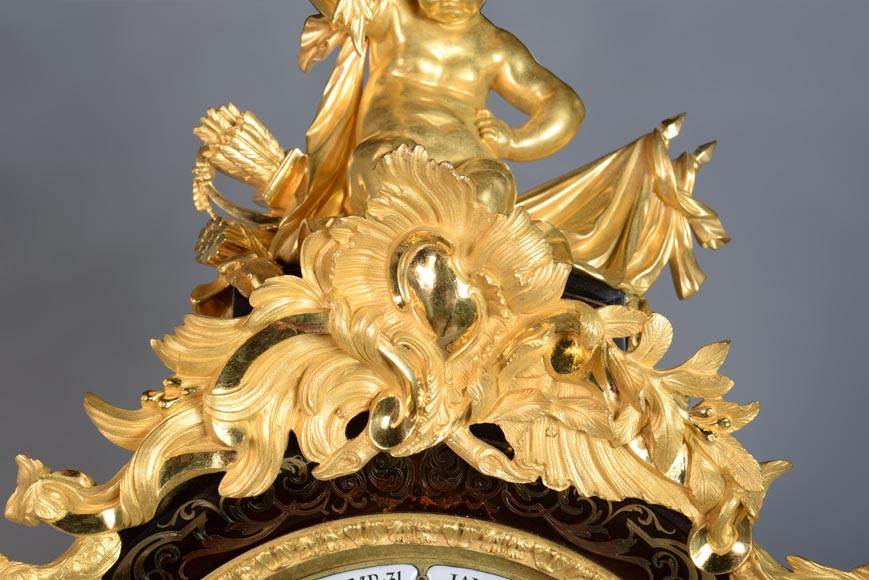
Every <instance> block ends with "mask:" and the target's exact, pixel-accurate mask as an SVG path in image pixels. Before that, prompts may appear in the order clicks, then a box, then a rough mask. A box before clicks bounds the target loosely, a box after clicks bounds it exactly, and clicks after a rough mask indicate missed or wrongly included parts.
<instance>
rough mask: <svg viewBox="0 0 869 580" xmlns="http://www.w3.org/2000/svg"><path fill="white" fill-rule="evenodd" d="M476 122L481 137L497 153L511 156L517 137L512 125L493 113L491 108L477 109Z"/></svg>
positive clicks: (500, 155) (501, 155) (502, 155)
mask: <svg viewBox="0 0 869 580" xmlns="http://www.w3.org/2000/svg"><path fill="white" fill-rule="evenodd" d="M475 124H476V125H477V130H478V131H479V132H480V139H482V140H483V142H484V143H486V144H487V145H488V146H489V147H491V148H492V152H493V153H495V155H497V156H498V157H505V158H507V157H509V156H510V152H511V151H512V150H513V141H514V137H515V135H514V133H513V128H512V127H510V125H508V124H507V123H505V122H504V121H502V120H501V119H499V118H498V117H496V116H495V115H494V114H492V111H490V110H489V109H480V110H479V111H477V118H476V120H475Z"/></svg>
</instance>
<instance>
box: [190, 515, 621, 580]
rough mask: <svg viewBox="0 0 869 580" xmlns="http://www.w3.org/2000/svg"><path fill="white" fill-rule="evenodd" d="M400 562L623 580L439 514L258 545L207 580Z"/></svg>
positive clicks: (560, 578)
mask: <svg viewBox="0 0 869 580" xmlns="http://www.w3.org/2000/svg"><path fill="white" fill-rule="evenodd" d="M383 548H386V550H384V549H383ZM396 562H400V563H407V564H411V565H414V566H416V567H417V568H418V569H419V570H420V571H421V572H422V573H423V574H425V572H426V571H427V570H428V569H429V568H430V567H431V566H434V565H438V564H452V565H461V566H463V567H466V568H474V569H477V570H480V571H483V572H488V573H490V574H498V575H500V576H506V577H508V578H513V579H516V580H520V579H522V580H618V579H617V577H616V576H614V575H613V574H612V573H611V572H608V571H607V570H605V569H604V568H602V567H600V566H598V565H596V564H594V563H593V562H590V561H588V560H586V559H585V558H583V557H581V556H579V555H578V554H574V553H571V552H567V551H565V550H564V549H562V548H561V546H559V545H557V544H554V543H552V542H549V541H547V540H544V539H541V538H539V537H537V536H534V535H532V534H529V533H526V532H523V531H521V530H516V529H514V528H508V527H505V526H501V525H498V524H493V523H491V522H484V521H479V520H473V519H468V518H459V517H454V516H447V515H438V514H385V515H374V516H366V517H363V518H349V519H343V520H339V521H336V522H330V523H326V524H321V525H318V526H313V527H311V528H308V529H305V530H303V531H301V532H295V533H292V534H289V535H287V536H284V537H283V538H280V539H278V540H275V541H273V542H269V543H268V544H265V545H263V546H260V547H258V548H255V549H253V550H250V551H249V552H247V553H245V554H244V555H242V556H240V557H238V558H236V559H235V560H233V561H231V562H229V563H228V564H226V565H224V566H222V567H221V568H220V569H218V570H215V571H214V572H213V573H211V574H209V575H208V576H207V577H206V578H205V580H235V579H241V578H244V579H245V580H309V579H312V578H319V577H322V576H324V575H326V574H328V573H329V571H334V572H339V571H341V570H342V569H345V570H346V569H353V568H361V567H363V566H370V565H377V564H381V563H396Z"/></svg>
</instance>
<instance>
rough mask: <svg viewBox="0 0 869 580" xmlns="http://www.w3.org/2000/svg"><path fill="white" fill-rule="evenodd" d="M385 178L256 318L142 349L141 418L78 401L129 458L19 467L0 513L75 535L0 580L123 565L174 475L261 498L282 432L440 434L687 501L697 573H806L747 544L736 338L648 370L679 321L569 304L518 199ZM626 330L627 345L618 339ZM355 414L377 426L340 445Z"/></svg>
mask: <svg viewBox="0 0 869 580" xmlns="http://www.w3.org/2000/svg"><path fill="white" fill-rule="evenodd" d="M276 160H277V159H276ZM379 171H380V177H381V179H382V183H383V195H382V196H381V197H379V198H377V199H376V200H373V201H372V202H371V203H370V204H369V208H368V211H367V213H366V214H365V215H364V216H353V217H346V218H343V219H340V220H337V221H336V222H334V223H331V224H329V225H327V226H325V227H322V228H320V229H318V230H316V231H313V232H312V233H311V234H310V235H309V236H308V237H307V239H306V241H305V243H304V244H303V246H302V248H301V255H300V260H301V268H302V275H301V277H295V276H286V275H278V276H273V277H270V278H268V279H267V280H266V281H265V282H264V283H263V284H261V285H259V286H258V287H257V288H255V289H254V290H253V291H252V292H251V293H250V303H251V305H252V307H253V311H252V313H251V314H250V315H249V316H246V317H242V318H235V319H230V318H217V317H209V316H203V315H196V314H192V315H189V316H187V317H186V318H185V321H184V324H183V325H182V326H180V327H179V328H177V329H176V332H175V334H174V335H171V336H166V337H165V338H164V339H163V340H160V341H154V343H153V347H154V350H155V351H156V353H157V354H158V355H159V356H160V357H161V359H162V360H163V361H164V362H165V363H166V365H167V366H168V367H169V368H170V369H171V370H172V371H173V373H174V374H173V375H172V376H171V377H170V378H169V379H167V381H166V383H165V388H164V389H163V390H161V391H154V392H149V393H146V395H145V396H144V397H143V404H142V407H141V408H140V409H138V410H134V411H127V410H123V409H118V408H115V407H113V406H111V405H109V404H107V403H105V402H103V401H101V400H100V399H98V398H97V397H95V396H92V395H89V396H88V397H87V399H86V401H85V406H86V409H87V412H88V414H89V416H90V417H91V419H92V420H93V422H94V423H95V424H96V426H97V427H98V428H99V429H100V431H101V432H102V433H103V434H104V435H105V436H106V437H107V438H108V439H109V440H110V441H112V442H113V443H115V444H117V445H119V446H121V447H124V448H126V449H129V450H131V451H133V457H132V459H131V460H130V462H129V463H128V464H127V465H126V466H124V467H123V468H122V469H121V470H120V471H119V472H118V474H117V475H116V476H115V477H114V478H113V479H112V480H111V481H109V482H108V483H106V484H102V485H97V484H96V483H95V482H94V481H93V480H92V479H90V478H89V477H87V476H85V475H83V474H80V473H77V472H70V471H60V472H52V471H50V470H49V469H47V468H46V467H45V466H43V465H42V464H41V463H40V462H38V461H35V460H30V459H27V458H24V457H20V458H19V465H20V476H19V482H18V483H19V486H18V489H17V491H16V492H15V495H14V496H13V497H12V498H11V499H10V501H9V504H8V506H7V517H10V518H11V519H13V520H15V521H19V522H23V523H27V524H31V525H35V524H36V523H39V522H44V523H48V524H51V525H53V526H55V527H57V528H59V529H61V530H63V531H66V532H68V533H70V534H73V535H75V536H76V537H78V538H79V539H78V540H77V541H76V543H75V544H74V545H73V547H72V548H71V550H70V552H69V553H68V554H67V555H65V556H64V557H63V558H61V559H60V560H58V562H59V563H60V564H55V565H54V566H55V567H54V568H51V566H48V567H37V566H28V565H24V564H18V563H12V562H7V561H4V562H2V563H0V572H2V573H3V574H4V577H12V578H15V577H20V578H57V577H61V575H62V574H63V572H62V571H61V572H58V570H63V569H68V568H69V567H70V566H71V565H68V564H67V563H69V562H78V561H80V560H81V559H82V558H90V564H89V566H90V568H89V569H88V570H85V568H80V569H81V570H83V572H82V574H81V576H80V577H98V576H99V574H100V573H101V572H99V570H105V569H106V568H107V567H108V566H110V565H111V563H112V562H114V560H115V559H116V558H117V557H118V556H117V554H118V552H117V532H118V531H119V530H122V529H125V528H129V527H132V526H136V525H138V524H141V523H143V522H145V521H148V520H149V519H150V518H151V517H153V515H154V513H155V511H156V509H157V506H158V503H159V501H160V500H161V498H162V497H164V496H165V495H166V493H167V492H169V491H170V490H172V489H174V488H175V487H177V486H178V485H180V484H181V483H182V482H184V481H187V480H189V479H191V478H193V477H195V476H197V475H200V474H204V473H210V472H225V475H224V476H223V479H222V481H221V485H220V491H221V493H222V494H223V495H225V496H228V497H246V496H252V495H255V494H258V493H260V492H262V491H263V490H265V489H266V488H267V487H268V486H269V485H270V484H271V483H272V481H273V480H274V478H275V477H276V475H277V474H278V472H279V470H280V466H281V461H282V459H283V453H284V447H285V445H286V441H287V437H288V434H289V433H290V432H291V431H292V432H294V433H295V434H296V436H297V437H298V440H299V444H300V447H301V450H302V452H303V454H304V456H305V457H306V458H307V459H308V460H310V461H313V462H316V463H318V464H319V466H318V468H317V469H316V471H315V472H314V475H315V476H316V477H319V478H333V477H337V476H340V475H345V474H350V473H354V472H357V471H358V470H359V469H360V468H361V467H362V466H363V465H365V463H366V462H368V461H369V460H370V459H371V458H372V457H374V456H375V455H376V454H378V453H381V452H388V453H391V454H392V455H394V456H406V455H411V454H414V453H417V452H420V451H422V450H425V449H428V448H430V447H432V446H434V445H436V444H438V443H442V442H445V443H446V444H447V445H449V447H450V448H451V449H453V450H454V451H455V452H456V453H457V454H459V455H460V456H461V457H463V458H464V459H465V460H466V461H468V463H470V464H471V465H472V466H473V467H475V468H476V469H477V470H479V471H480V472H482V473H484V474H488V475H491V476H494V477H498V478H502V479H504V480H508V481H514V482H534V481H536V480H538V478H539V479H540V480H542V482H543V483H544V484H545V485H547V486H549V487H550V488H553V489H565V488H568V487H574V488H576V489H577V490H578V491H579V492H580V493H582V494H585V495H589V496H599V497H602V498H606V499H612V500H618V499H621V498H625V497H637V498H642V499H644V500H646V501H648V502H650V503H653V504H659V505H663V506H666V507H669V508H671V509H674V510H676V511H678V512H681V513H683V514H685V515H686V516H688V517H689V518H690V519H691V521H692V522H693V525H694V531H693V533H692V540H691V550H692V556H693V557H694V560H695V562H697V563H698V565H701V566H702V567H704V568H706V569H708V570H712V571H716V572H722V571H730V570H733V571H734V572H733V577H734V578H746V579H748V578H766V579H777V578H791V577H793V578H815V577H817V576H816V575H815V576H813V575H812V574H814V573H815V572H814V571H816V570H817V569H820V568H817V569H816V568H813V566H815V565H814V564H811V563H806V562H804V561H796V562H795V564H794V565H795V568H796V571H795V572H793V573H791V572H788V571H786V570H784V569H782V568H779V567H777V565H775V564H774V562H773V561H772V560H771V559H769V558H768V557H767V556H766V555H765V554H764V553H763V552H762V551H760V550H759V549H754V550H752V544H751V526H752V524H753V523H754V521H755V520H756V519H757V518H758V515H759V512H760V508H761V505H762V502H763V498H764V495H765V493H766V490H767V488H768V486H769V484H770V482H771V481H772V480H773V479H774V478H775V477H776V476H778V475H780V474H781V473H783V472H784V471H786V470H787V468H788V467H789V466H788V464H787V463H786V462H781V461H773V462H769V463H764V464H759V463H758V462H757V461H756V460H755V459H754V458H753V457H752V456H751V455H749V454H748V453H747V452H746V451H745V450H744V449H743V447H742V446H741V445H740V444H739V443H738V442H737V440H736V439H734V438H733V436H732V433H733V432H734V431H736V430H738V429H740V428H741V427H743V426H745V425H746V424H747V423H748V422H749V421H751V420H752V419H753V418H754V416H755V415H756V414H757V411H758V407H757V405H756V404H752V405H737V404H734V403H730V402H727V401H724V400H723V399H722V396H723V395H724V394H725V393H727V392H728V391H729V390H730V388H731V386H732V382H731V381H730V380H729V379H728V378H727V377H725V376H723V375H721V374H719V372H718V369H719V367H720V365H721V364H722V363H723V362H724V359H725V356H726V355H727V351H728V344H727V343H724V342H722V343H716V344H712V345H709V346H706V347H704V348H702V349H700V350H699V351H698V352H697V354H696V355H695V356H693V357H692V358H691V359H689V360H688V361H686V362H685V363H683V364H681V365H679V366H677V367H674V368H671V369H658V368H656V367H655V365H656V364H657V363H658V361H659V360H660V359H661V357H662V356H663V355H664V353H665V352H666V350H667V349H668V347H669V345H670V340H671V338H672V330H671V327H670V325H669V323H668V322H667V321H666V320H665V319H664V318H663V317H661V316H660V315H657V314H647V313H644V312H641V311H639V310H636V309H633V308H630V307H621V306H610V307H604V308H600V309H593V308H592V307H590V306H589V305H587V304H585V303H583V302H579V301H574V300H565V299H562V298H561V295H562V292H563V290H564V285H565V281H566V278H567V276H568V273H569V271H570V268H571V266H570V264H567V263H565V262H564V261H560V260H556V259H554V257H553V250H552V246H551V245H550V242H549V240H548V238H547V236H546V235H545V234H544V233H543V231H542V230H541V229H540V228H538V226H537V225H536V224H535V223H534V222H533V221H532V219H531V217H530V215H529V214H528V212H527V211H526V210H524V209H522V208H517V209H516V210H515V211H514V212H513V213H512V214H511V215H509V216H505V215H500V214H495V213H492V212H491V211H490V210H488V209H487V208H486V207H484V206H482V205H479V204H477V203H475V202H474V201H473V200H474V191H473V187H474V186H473V183H472V182H470V181H469V180H468V179H466V178H464V177H462V176H459V175H456V174H455V173H454V171H453V170H452V168H451V167H450V166H448V165H438V164H436V163H434V162H433V161H431V160H429V159H428V156H427V154H426V152H425V151H424V150H422V149H420V148H418V149H415V150H412V151H411V150H408V149H407V148H401V149H399V150H397V151H396V152H394V153H392V154H390V155H388V156H387V157H385V158H384V160H383V161H382V162H381V164H380V169H379ZM624 337H633V340H632V341H631V344H633V345H634V346H633V347H632V348H630V349H629V350H627V351H623V350H621V349H619V348H617V347H616V344H615V340H616V339H618V338H624ZM690 401H696V402H695V403H694V404H691V403H690ZM366 412H367V413H369V414H370V418H369V422H368V426H367V429H366V430H365V431H364V432H362V433H361V434H360V435H358V436H356V437H355V438H352V439H348V438H347V436H346V432H347V429H346V428H347V425H348V423H349V422H350V421H351V420H353V419H354V418H355V417H357V416H358V415H360V414H362V413H366ZM478 423H494V424H496V425H498V426H500V427H501V429H502V430H503V432H504V434H505V436H506V438H507V440H508V442H509V443H510V445H511V446H512V447H513V448H514V450H515V455H514V457H513V458H508V457H507V456H506V455H505V454H503V453H502V452H501V451H499V450H498V449H496V448H494V447H491V446H489V445H488V444H486V443H484V442H483V441H481V440H479V439H477V438H476V437H475V436H474V435H473V434H472V433H471V426H472V425H474V424H478ZM85 552H86V553H87V554H88V555H89V556H83V554H84V553H85ZM94 562H96V563H94ZM58 566H59V567H58ZM813 570H814V571H813ZM10 574H11V575H10ZM16 574H17V576H16ZM861 574H862V576H861ZM841 577H842V578H846V577H847V578H861V577H863V578H865V571H864V572H860V571H856V572H854V574H853V575H850V576H848V575H844V576H841Z"/></svg>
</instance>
